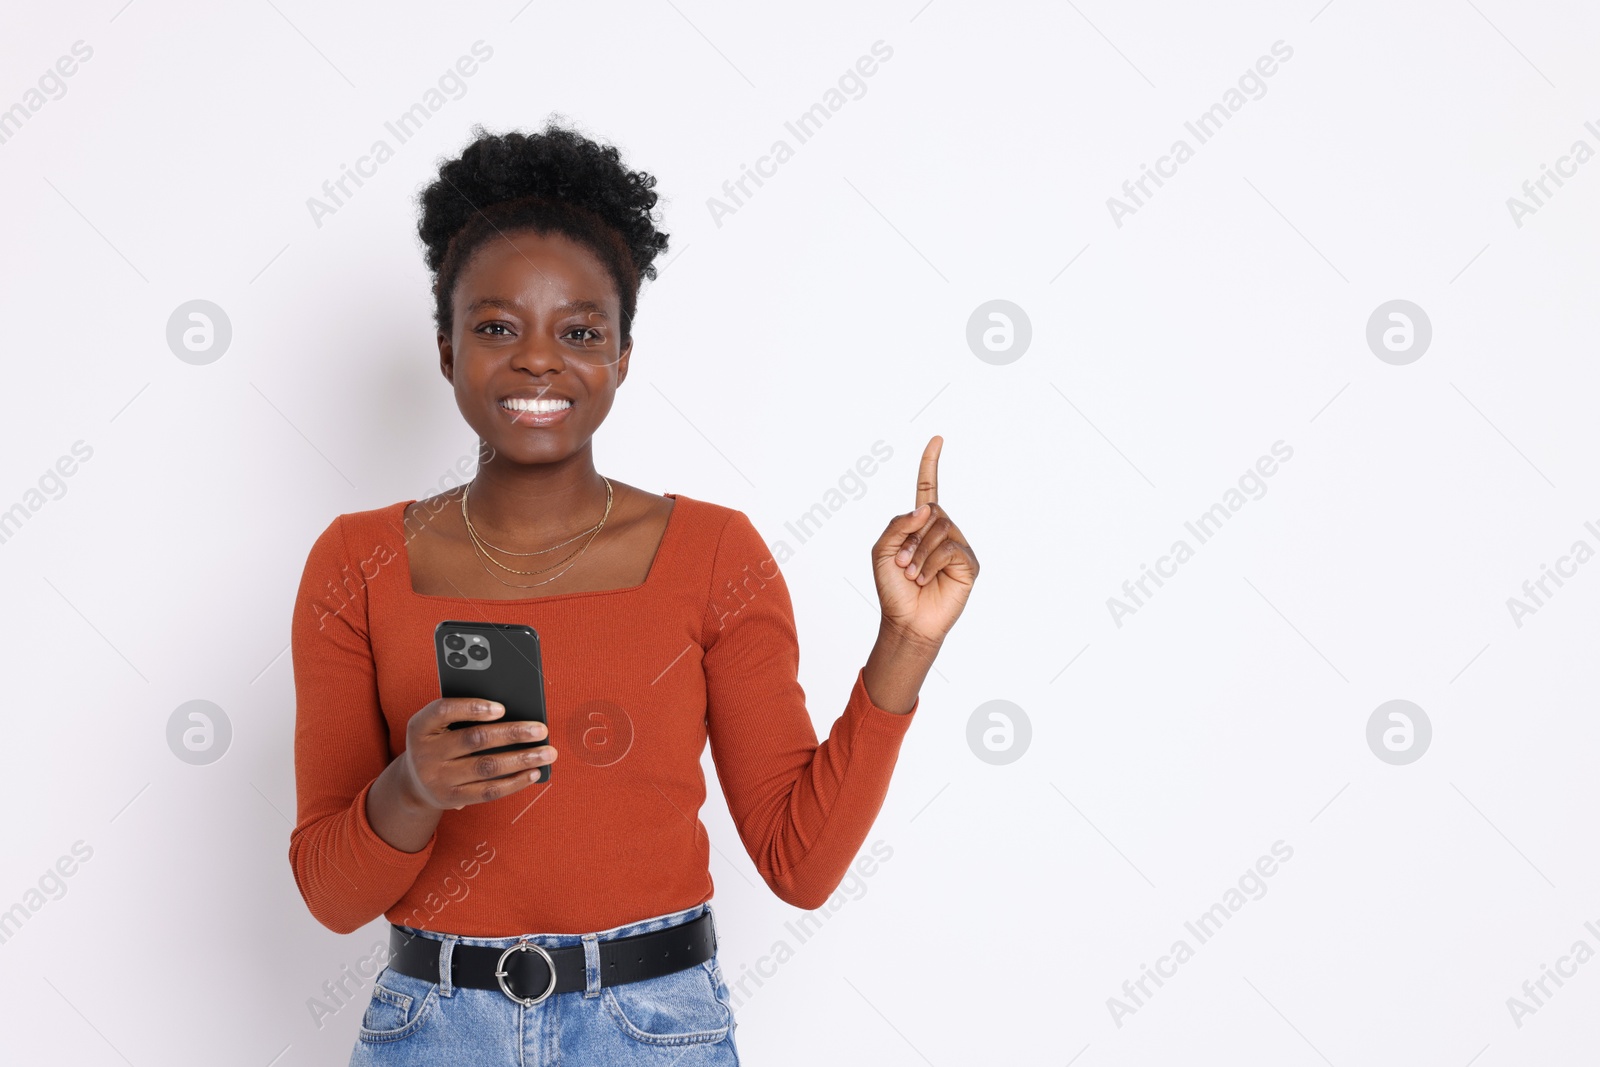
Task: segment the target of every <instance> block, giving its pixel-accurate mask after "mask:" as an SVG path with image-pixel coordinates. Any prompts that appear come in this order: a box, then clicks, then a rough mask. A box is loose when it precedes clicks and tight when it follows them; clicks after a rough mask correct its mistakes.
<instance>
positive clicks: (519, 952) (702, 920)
mask: <svg viewBox="0 0 1600 1067" xmlns="http://www.w3.org/2000/svg"><path fill="white" fill-rule="evenodd" d="M443 944H444V942H443V941H437V940H434V939H433V938H430V937H418V936H416V935H414V934H408V933H406V932H405V931H404V930H402V929H400V928H399V927H398V926H395V925H394V924H392V923H391V924H390V926H389V966H390V967H392V968H394V969H395V970H397V971H399V972H400V973H401V974H408V975H410V976H411V977H413V978H420V979H422V980H423V981H425V982H434V983H437V982H438V981H439V950H440V947H441V946H442V945H443ZM596 947H597V948H599V950H600V984H601V985H602V986H608V985H622V984H623V983H625V982H639V981H643V980H644V979H646V978H659V977H661V976H662V975H664V974H672V973H673V972H675V971H681V970H683V969H684V968H686V967H693V966H694V965H695V964H697V963H704V962H705V961H706V960H709V959H711V958H712V956H714V955H715V954H716V951H717V942H716V937H715V935H714V933H713V931H712V925H711V913H710V912H709V911H708V912H703V913H702V914H701V915H700V917H699V918H698V919H692V920H690V921H689V922H686V923H680V924H679V925H677V926H671V927H668V928H667V929H665V930H654V931H652V932H650V933H647V934H635V935H634V936H632V937H619V938H615V939H614V940H611V941H600V942H597V943H596ZM450 983H451V984H452V985H458V986H463V987H465V988H467V989H498V990H500V991H501V992H503V993H504V994H505V995H506V996H508V997H510V998H511V999H512V1000H514V1001H516V1002H517V1003H518V1004H522V1005H525V1006H526V1005H533V1004H537V1003H539V1002H540V1001H542V1000H544V999H545V998H546V997H548V996H550V995H551V994H552V993H572V992H577V991H580V990H585V989H588V988H589V979H588V966H587V964H586V962H585V960H584V955H583V946H582V945H568V946H565V947H563V948H544V947H543V946H541V945H538V944H535V943H534V942H533V941H532V940H531V939H529V938H523V939H522V940H521V941H519V942H517V943H516V944H515V945H512V946H511V947H509V948H504V949H499V948H487V947H485V946H483V945H463V944H460V943H459V942H458V943H457V944H456V946H455V948H454V949H453V950H452V951H451V953H450ZM518 989H522V990H528V991H529V992H530V993H531V994H532V995H531V996H520V995H518V994H517V993H516V992H514V991H513V990H518Z"/></svg>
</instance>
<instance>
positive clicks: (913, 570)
mask: <svg viewBox="0 0 1600 1067" xmlns="http://www.w3.org/2000/svg"><path fill="white" fill-rule="evenodd" d="M916 576H917V565H916V564H915V563H913V564H912V565H911V566H909V567H907V568H906V577H907V578H915V577H916Z"/></svg>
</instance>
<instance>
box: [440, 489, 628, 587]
mask: <svg viewBox="0 0 1600 1067" xmlns="http://www.w3.org/2000/svg"><path fill="white" fill-rule="evenodd" d="M600 480H601V481H603V482H605V483H606V513H607V514H610V510H611V480H610V479H609V478H607V477H606V476H605V475H603V474H602V475H601V476H600ZM471 491H472V483H471V482H468V483H467V484H466V485H465V486H464V487H463V488H462V490H461V518H462V520H463V521H464V522H466V524H467V529H468V531H470V532H471V533H472V535H473V537H475V538H476V539H477V540H478V542H479V543H480V544H482V545H484V546H485V547H486V548H492V549H494V550H495V551H496V552H498V553H500V554H501V555H502V556H542V555H544V554H545V553H546V552H554V551H555V550H556V549H558V548H560V547H561V546H562V545H570V544H572V542H574V541H576V540H577V539H578V538H580V537H582V536H583V535H584V534H586V533H589V532H590V531H591V530H598V529H599V528H600V527H601V526H603V525H605V521H606V520H605V518H604V517H602V518H601V519H600V521H599V522H598V523H596V524H595V525H593V526H591V527H589V529H588V530H581V531H579V532H578V533H575V534H573V535H572V536H571V537H569V538H567V539H566V540H565V541H558V542H557V543H555V544H553V545H551V546H550V547H549V548H540V549H535V550H534V551H532V552H513V551H511V550H510V549H509V548H501V547H500V546H499V545H491V544H489V542H488V541H485V540H484V539H483V536H482V535H481V534H479V533H478V531H477V530H475V529H473V526H472V520H470V519H468V518H467V494H468V493H470V492H471ZM545 569H546V570H548V569H549V568H548V567H547V568H545ZM535 573H537V572H535Z"/></svg>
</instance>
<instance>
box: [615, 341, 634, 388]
mask: <svg viewBox="0 0 1600 1067" xmlns="http://www.w3.org/2000/svg"><path fill="white" fill-rule="evenodd" d="M632 353H633V338H631V337H630V338H628V341H627V343H626V344H624V345H623V346H622V355H620V356H618V357H617V384H618V385H621V384H622V383H623V382H625V381H627V380H628V356H630V355H631V354H632Z"/></svg>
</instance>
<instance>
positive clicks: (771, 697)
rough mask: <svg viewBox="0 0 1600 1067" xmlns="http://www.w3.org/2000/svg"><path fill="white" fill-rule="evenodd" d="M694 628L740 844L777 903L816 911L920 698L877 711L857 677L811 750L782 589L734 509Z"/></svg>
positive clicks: (763, 548)
mask: <svg viewBox="0 0 1600 1067" xmlns="http://www.w3.org/2000/svg"><path fill="white" fill-rule="evenodd" d="M703 625H704V630H703V636H702V641H701V644H702V646H703V647H704V648H705V650H706V651H705V658H704V661H703V666H704V670H705V677H706V700H707V708H706V720H707V731H708V734H709V738H710V742H711V755H712V760H713V762H714V763H715V764H716V768H717V776H718V778H719V779H720V780H721V782H722V789H723V792H724V794H725V795H726V797H727V800H728V810H729V811H730V812H731V813H732V815H733V821H734V825H735V826H736V827H737V828H738V831H739V837H740V839H741V840H742V841H743V842H744V847H745V850H746V851H747V852H749V854H750V858H751V859H752V860H753V861H755V865H756V867H757V869H758V870H760V872H761V876H762V878H764V879H765V880H766V882H767V885H769V886H770V887H771V888H772V891H773V892H774V893H776V894H777V895H778V897H779V898H781V899H782V900H784V901H785V902H787V903H789V904H792V905H794V906H795V907H799V908H807V909H812V908H818V907H821V906H822V904H823V903H824V902H826V901H827V899H828V897H829V895H830V894H832V893H833V892H834V891H835V890H836V889H837V888H838V887H839V883H840V882H841V881H842V880H843V878H844V876H845V873H846V871H847V870H848V868H849V865H850V863H851V861H852V860H853V859H854V858H855V856H856V853H857V852H858V851H859V850H860V848H861V845H862V842H863V841H865V839H866V836H867V833H868V832H869V831H870V830H871V829H872V823H873V821H874V820H875V819H876V818H877V816H878V812H879V810H880V809H881V808H882V806H883V799H884V796H885V795H886V794H887V792H888V789H889V779H890V775H891V774H892V773H893V771H894V765H895V761H896V759H897V758H898V756H899V752H900V742H901V739H902V738H903V737H904V736H905V732H906V730H907V729H909V728H910V726H911V720H912V718H913V716H915V714H916V711H917V708H918V707H920V706H921V703H922V701H921V699H920V698H919V699H918V700H917V703H916V704H914V705H913V706H912V708H911V711H909V712H907V713H906V714H904V715H897V714H895V713H893V712H889V711H885V710H884V709H883V708H880V707H878V706H877V705H875V704H873V703H872V701H871V699H870V698H869V697H868V695H867V690H866V686H865V684H864V682H863V679H862V671H861V670H858V671H857V672H856V677H855V684H854V685H853V687H852V688H851V691H850V696H849V699H848V700H847V702H846V703H845V707H844V712H843V713H842V714H841V715H840V716H839V718H838V719H837V720H836V721H835V722H834V724H833V728H832V729H831V730H830V731H829V733H828V737H827V739H826V740H824V741H823V742H822V743H821V744H820V745H819V744H818V743H817V735H816V731H815V729H814V728H813V727H812V724H811V718H810V715H809V714H808V712H807V710H806V703H805V693H804V692H803V691H802V689H801V686H800V681H799V668H800V648H799V641H798V638H797V634H796V631H795V623H794V609H793V605H792V603H791V601H790V599H789V590H788V586H787V585H786V584H785V583H784V580H783V575H782V573H781V572H780V571H779V569H778V565H777V563H776V561H775V560H774V559H773V555H772V552H771V551H770V550H769V549H768V548H767V545H766V543H765V542H764V541H763V540H762V538H761V535H760V533H758V532H757V531H756V529H755V527H754V526H753V525H752V524H751V522H750V520H749V518H748V517H746V516H745V514H744V513H743V512H739V511H735V512H734V513H733V515H732V516H731V517H730V518H729V520H728V522H727V524H726V525H725V526H724V527H723V529H722V532H721V535H720V537H719V540H718V543H717V550H716V556H715V560H714V562H713V564H712V581H711V590H710V597H709V603H708V607H707V611H706V616H705V619H704V623H703Z"/></svg>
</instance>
